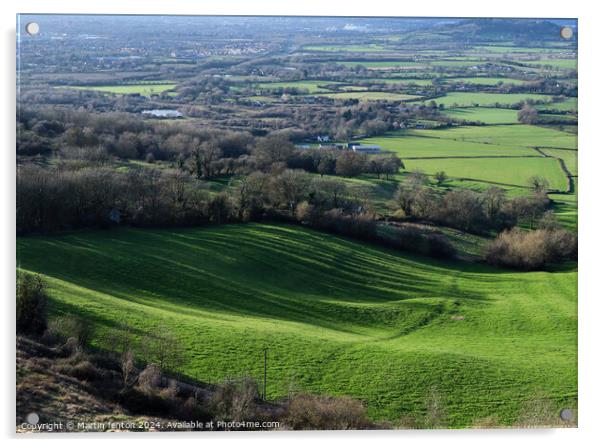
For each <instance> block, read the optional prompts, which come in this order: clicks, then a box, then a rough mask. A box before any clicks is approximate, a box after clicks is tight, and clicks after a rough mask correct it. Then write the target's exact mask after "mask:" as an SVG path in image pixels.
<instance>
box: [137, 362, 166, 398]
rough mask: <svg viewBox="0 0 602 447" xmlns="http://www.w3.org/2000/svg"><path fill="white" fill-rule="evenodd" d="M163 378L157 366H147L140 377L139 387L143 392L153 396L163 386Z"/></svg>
mask: <svg viewBox="0 0 602 447" xmlns="http://www.w3.org/2000/svg"><path fill="white" fill-rule="evenodd" d="M161 377H162V374H161V369H160V368H159V367H158V366H157V365H155V364H152V363H151V364H150V365H147V367H146V368H144V370H143V371H142V372H141V373H140V375H139V376H138V385H139V386H140V389H141V390H142V392H144V393H146V394H153V393H154V392H155V391H156V389H157V388H159V386H160V385H161Z"/></svg>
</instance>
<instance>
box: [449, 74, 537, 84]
mask: <svg viewBox="0 0 602 447" xmlns="http://www.w3.org/2000/svg"><path fill="white" fill-rule="evenodd" d="M445 82H447V83H451V82H464V83H466V84H477V85H498V84H499V83H500V82H501V83H503V84H517V85H522V84H526V83H527V82H529V81H525V80H523V79H511V78H488V77H484V76H481V77H473V78H449V79H446V80H445Z"/></svg>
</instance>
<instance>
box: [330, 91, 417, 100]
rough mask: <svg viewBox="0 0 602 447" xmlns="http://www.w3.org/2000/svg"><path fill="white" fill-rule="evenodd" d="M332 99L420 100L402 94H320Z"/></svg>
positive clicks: (355, 92)
mask: <svg viewBox="0 0 602 447" xmlns="http://www.w3.org/2000/svg"><path fill="white" fill-rule="evenodd" d="M320 96H326V97H328V98H333V99H358V100H360V101H408V100H414V99H417V98H420V96H416V95H405V94H403V93H393V92H366V91H362V90H358V91H351V92H342V93H326V94H320Z"/></svg>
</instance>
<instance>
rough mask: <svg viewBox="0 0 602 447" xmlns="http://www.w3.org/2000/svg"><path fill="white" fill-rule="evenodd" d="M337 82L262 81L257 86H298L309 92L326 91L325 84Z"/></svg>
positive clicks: (272, 88) (273, 87)
mask: <svg viewBox="0 0 602 447" xmlns="http://www.w3.org/2000/svg"><path fill="white" fill-rule="evenodd" d="M334 84H339V83H338V82H333V81H290V82H263V83H261V84H257V88H259V89H261V90H277V89H280V88H298V89H304V90H307V91H308V92H309V93H321V92H328V91H329V90H328V89H327V88H324V86H326V85H334Z"/></svg>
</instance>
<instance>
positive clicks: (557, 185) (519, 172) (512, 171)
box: [404, 158, 567, 191]
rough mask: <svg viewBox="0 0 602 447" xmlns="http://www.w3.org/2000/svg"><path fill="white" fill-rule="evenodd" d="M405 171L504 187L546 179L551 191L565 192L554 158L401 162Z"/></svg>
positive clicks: (452, 159) (565, 182)
mask: <svg viewBox="0 0 602 447" xmlns="http://www.w3.org/2000/svg"><path fill="white" fill-rule="evenodd" d="M404 163H405V166H406V169H407V170H408V171H414V170H420V171H423V172H425V173H427V174H435V173H436V172H438V171H445V173H446V174H447V175H448V176H450V177H458V178H468V179H475V180H480V181H484V182H491V183H502V184H506V185H516V186H528V185H529V179H530V178H531V177H533V176H540V177H543V178H546V179H547V180H548V182H549V183H550V188H551V189H557V190H560V191H565V190H566V188H567V179H566V177H565V175H564V173H563V172H562V170H561V168H560V165H559V163H558V160H556V159H554V158H473V159H462V158H447V159H418V160H410V159H407V160H404Z"/></svg>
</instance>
